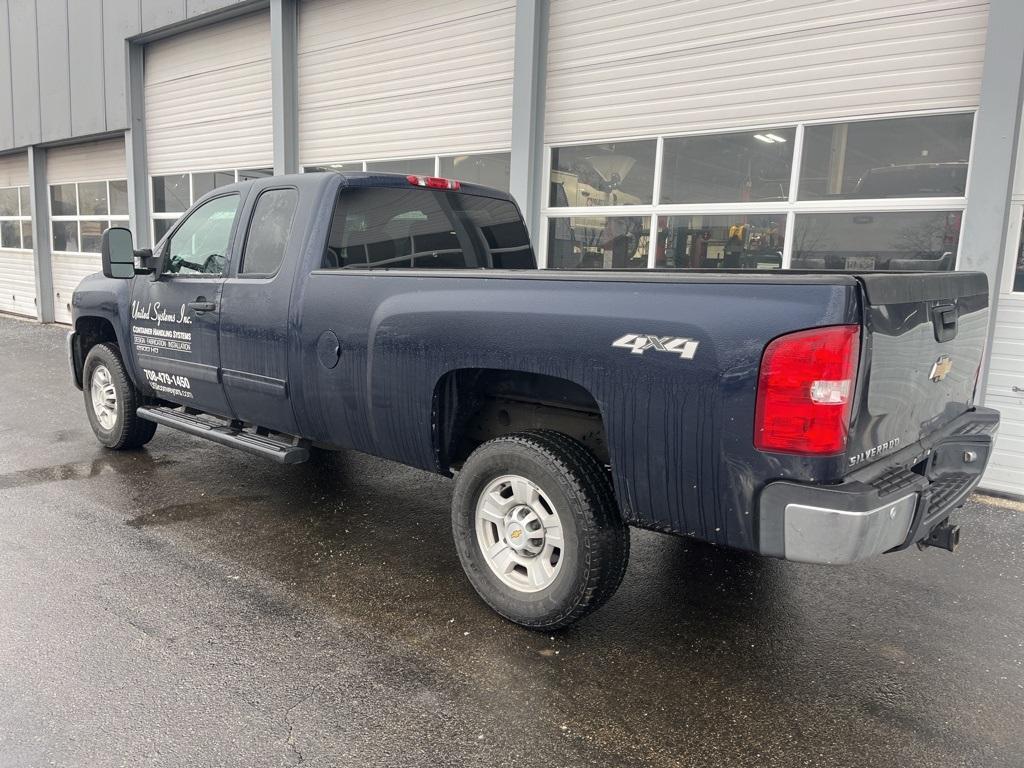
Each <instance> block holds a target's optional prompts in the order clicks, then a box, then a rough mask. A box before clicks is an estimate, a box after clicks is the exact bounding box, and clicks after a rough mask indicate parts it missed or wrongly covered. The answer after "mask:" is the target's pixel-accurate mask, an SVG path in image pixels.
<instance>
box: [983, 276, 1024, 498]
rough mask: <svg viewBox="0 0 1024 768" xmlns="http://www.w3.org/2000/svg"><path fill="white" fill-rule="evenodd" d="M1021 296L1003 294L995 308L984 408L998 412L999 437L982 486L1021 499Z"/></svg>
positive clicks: (1023, 481)
mask: <svg viewBox="0 0 1024 768" xmlns="http://www.w3.org/2000/svg"><path fill="white" fill-rule="evenodd" d="M1014 387H1019V388H1021V389H1024V294H1019V293H1006V294H1002V295H1001V296H1000V297H999V304H998V305H997V308H996V330H995V336H994V338H993V340H992V360H991V363H990V365H989V372H988V378H987V381H986V387H985V405H987V406H988V407H990V408H995V409H996V410H997V411H999V413H1000V416H1001V421H1000V424H999V436H998V437H997V438H996V446H995V451H994V453H993V454H992V461H991V463H990V465H989V470H988V471H987V472H986V473H985V478H984V480H983V481H982V487H984V488H990V489H992V490H997V491H1002V492H1003V493H1013V494H1017V495H1021V496H1024V392H1014V389H1013V388H1014Z"/></svg>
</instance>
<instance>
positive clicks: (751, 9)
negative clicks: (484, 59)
mask: <svg viewBox="0 0 1024 768" xmlns="http://www.w3.org/2000/svg"><path fill="white" fill-rule="evenodd" d="M986 7H987V3H985V2H964V1H963V0H945V1H943V2H934V1H933V0H924V1H923V2H901V3H898V4H896V3H893V2H891V0H871V1H870V2H868V1H866V0H856V2H831V3H822V2H818V1H817V0H801V1H799V2H782V1H780V0H767V2H766V1H764V0H762V1H761V2H734V3H717V4H711V3H704V4H701V5H694V4H684V3H671V2H669V3H666V2H663V1H661V0H646V1H645V2H631V3H629V4H626V3H621V2H618V0H612V1H611V2H605V3H599V4H594V3H589V2H586V0H582V1H581V0H554V2H553V3H552V11H553V13H552V20H551V34H550V36H551V43H550V45H549V57H548V62H549V64H550V65H551V66H552V67H557V68H561V67H563V66H576V67H587V66H590V65H591V64H593V63H601V62H602V61H603V60H606V59H607V51H608V50H609V47H610V46H615V47H616V49H617V50H618V51H619V55H618V57H617V58H619V59H626V58H629V57H644V56H664V55H670V54H674V55H678V56H691V55H693V54H695V53H697V54H699V53H701V52H702V49H704V48H707V49H714V50H717V51H720V52H722V53H727V52H729V51H731V50H732V49H734V48H736V49H748V50H757V51H759V50H761V49H763V47H764V46H765V45H766V44H768V45H771V44H776V43H777V44H783V45H786V46H789V47H791V48H792V47H794V46H793V40H795V39H796V40H799V41H800V44H801V45H800V48H812V49H813V48H814V47H819V46H828V47H831V46H832V45H833V43H832V42H831V41H833V40H834V39H835V38H837V37H846V38H851V39H857V38H862V39H868V40H885V39H892V38H894V37H899V36H904V37H906V36H916V37H920V36H922V35H929V36H930V35H935V34H937V33H939V32H941V31H942V30H944V29H956V28H962V29H980V30H981V31H982V34H984V29H985V22H986ZM680 29H685V31H686V34H685V35H681V34H680ZM914 32H916V33H917V34H916V35H915V34H913V33H914ZM602 52H603V53H604V54H605V55H604V56H602Z"/></svg>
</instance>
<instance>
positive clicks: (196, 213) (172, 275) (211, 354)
mask: <svg viewBox="0 0 1024 768" xmlns="http://www.w3.org/2000/svg"><path fill="white" fill-rule="evenodd" d="M239 203H240V197H239V195H238V193H237V192H232V193H228V194H224V195H220V196H218V197H215V198H212V199H210V200H207V201H206V202H204V203H202V204H201V205H200V206H199V207H197V208H196V209H194V210H193V211H192V212H191V213H189V214H188V215H187V216H186V217H185V218H184V219H183V220H182V221H181V222H179V224H178V225H177V226H176V227H175V229H174V230H172V232H171V235H170V237H169V238H168V240H167V241H166V242H165V243H164V246H163V247H164V254H165V256H166V266H165V268H164V271H163V272H162V274H161V275H160V277H159V278H158V279H156V280H148V279H144V278H143V279H136V280H135V281H134V288H133V291H132V306H131V328H132V346H133V348H134V352H135V359H136V364H137V366H138V369H139V370H140V371H141V372H142V375H143V377H144V379H145V382H146V384H148V385H149V387H150V388H151V389H152V390H153V391H154V392H155V393H156V394H157V395H158V396H159V397H161V398H163V399H165V400H170V401H172V402H175V403H179V404H181V405H187V406H189V407H191V408H197V409H199V410H201V411H206V412H208V413H214V414H218V415H220V416H231V415H232V414H231V411H230V408H229V406H228V402H227V398H226V397H225V395H224V389H223V387H222V386H221V382H220V351H219V345H218V340H217V333H218V324H219V320H220V299H221V289H222V287H223V283H224V273H225V269H226V267H227V264H228V254H229V253H230V247H231V242H232V238H233V236H234V232H235V220H236V218H237V213H238V207H239Z"/></svg>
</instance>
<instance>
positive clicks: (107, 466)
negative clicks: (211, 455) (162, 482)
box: [0, 453, 176, 490]
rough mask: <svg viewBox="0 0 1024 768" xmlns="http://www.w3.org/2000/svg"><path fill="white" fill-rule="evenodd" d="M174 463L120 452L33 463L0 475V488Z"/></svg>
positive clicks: (90, 476)
mask: <svg viewBox="0 0 1024 768" xmlns="http://www.w3.org/2000/svg"><path fill="white" fill-rule="evenodd" d="M174 463H176V462H175V461H174V459H153V458H151V457H150V456H149V455H147V454H144V453H140V454H130V455H129V454H124V455H115V454H111V455H109V456H101V457H99V458H96V459H93V460H92V461H75V462H70V463H67V464H54V465H52V466H49V467H33V468H31V469H22V470H18V471H17V472H8V473H6V474H2V475H0V490H7V489H10V488H22V487H24V486H27V485H40V484H42V483H55V482H63V481H65V480H88V479H89V478H92V477H98V476H100V475H106V474H119V475H120V474H126V473H128V472H140V471H142V472H145V471H147V470H151V469H154V468H157V467H163V466H167V465H170V464H174Z"/></svg>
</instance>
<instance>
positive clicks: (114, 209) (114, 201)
mask: <svg viewBox="0 0 1024 768" xmlns="http://www.w3.org/2000/svg"><path fill="white" fill-rule="evenodd" d="M110 213H111V214H112V215H114V216H127V215H128V181H127V179H115V180H114V181H112V182H110Z"/></svg>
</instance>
